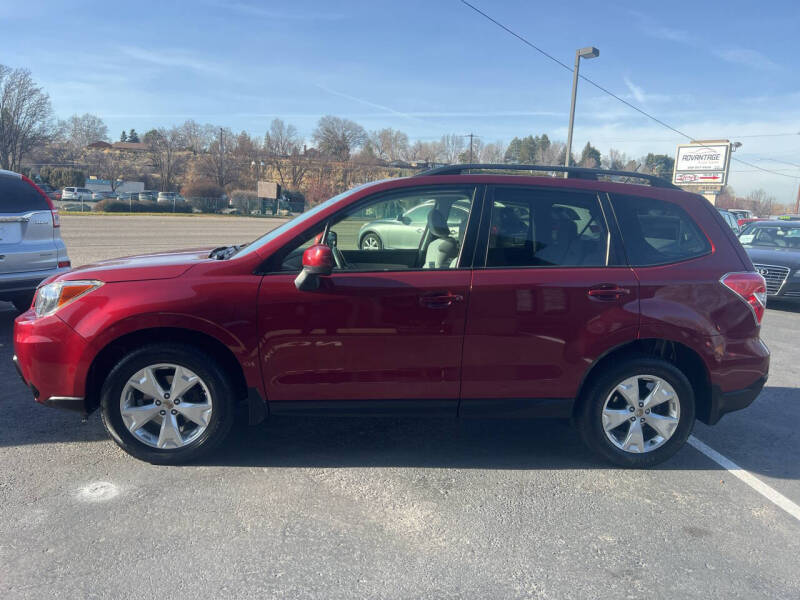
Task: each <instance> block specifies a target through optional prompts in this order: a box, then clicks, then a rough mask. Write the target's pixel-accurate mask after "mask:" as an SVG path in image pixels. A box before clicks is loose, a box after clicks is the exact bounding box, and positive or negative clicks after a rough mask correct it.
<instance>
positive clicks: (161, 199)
mask: <svg viewBox="0 0 800 600" xmlns="http://www.w3.org/2000/svg"><path fill="white" fill-rule="evenodd" d="M157 202H158V203H159V204H172V203H173V202H176V203H178V204H180V203H182V202H186V200H185V199H184V197H183V196H181V195H180V194H179V193H178V192H158V199H157Z"/></svg>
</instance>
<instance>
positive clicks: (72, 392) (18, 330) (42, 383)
mask: <svg viewBox="0 0 800 600" xmlns="http://www.w3.org/2000/svg"><path fill="white" fill-rule="evenodd" d="M87 349H88V345H87V342H86V340H84V339H83V338H82V337H81V336H80V335H78V334H77V333H76V332H75V331H74V330H73V329H72V328H71V327H70V326H69V325H67V324H66V323H64V321H62V320H61V319H59V318H58V316H56V315H51V316H49V317H41V318H36V316H35V315H34V313H33V311H28V312H26V313H23V314H21V315H20V316H19V317H17V319H16V321H15V323H14V352H15V355H14V358H13V360H14V365H15V366H16V368H17V372H18V373H19V375H20V377H21V378H22V380H23V381H24V382H25V385H27V386H28V387H29V388H30V390H31V392H32V393H33V397H34V399H35V400H36V401H37V402H39V403H40V404H44V405H45V406H52V407H56V408H68V409H70V410H76V411H78V412H85V403H84V396H85V382H86V374H87V371H88V364H87V360H86V359H87Z"/></svg>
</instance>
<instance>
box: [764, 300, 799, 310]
mask: <svg viewBox="0 0 800 600" xmlns="http://www.w3.org/2000/svg"><path fill="white" fill-rule="evenodd" d="M767 308H768V309H770V310H779V311H781V312H793V313H800V302H797V301H795V300H783V299H778V298H769V299H768V300H767Z"/></svg>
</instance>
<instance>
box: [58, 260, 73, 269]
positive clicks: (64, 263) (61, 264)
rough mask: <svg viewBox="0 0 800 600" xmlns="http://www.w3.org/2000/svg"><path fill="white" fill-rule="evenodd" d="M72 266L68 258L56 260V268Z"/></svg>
mask: <svg viewBox="0 0 800 600" xmlns="http://www.w3.org/2000/svg"><path fill="white" fill-rule="evenodd" d="M71 266H72V261H69V260H60V261H58V268H59V269H66V268H69V267H71Z"/></svg>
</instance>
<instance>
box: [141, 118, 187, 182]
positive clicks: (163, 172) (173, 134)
mask: <svg viewBox="0 0 800 600" xmlns="http://www.w3.org/2000/svg"><path fill="white" fill-rule="evenodd" d="M145 141H146V143H147V144H148V154H149V156H150V161H151V162H152V164H153V167H154V168H155V169H156V170H157V171H158V174H159V175H160V176H161V191H162V192H168V191H171V190H172V188H173V182H174V180H175V177H176V175H177V174H178V172H179V171H180V169H181V167H182V166H183V160H182V157H181V156H180V150H181V149H182V143H181V142H182V138H181V132H180V130H179V129H178V128H177V127H172V128H171V129H165V128H163V127H162V128H160V129H154V130H152V131H149V132H147V134H146V135H145Z"/></svg>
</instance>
